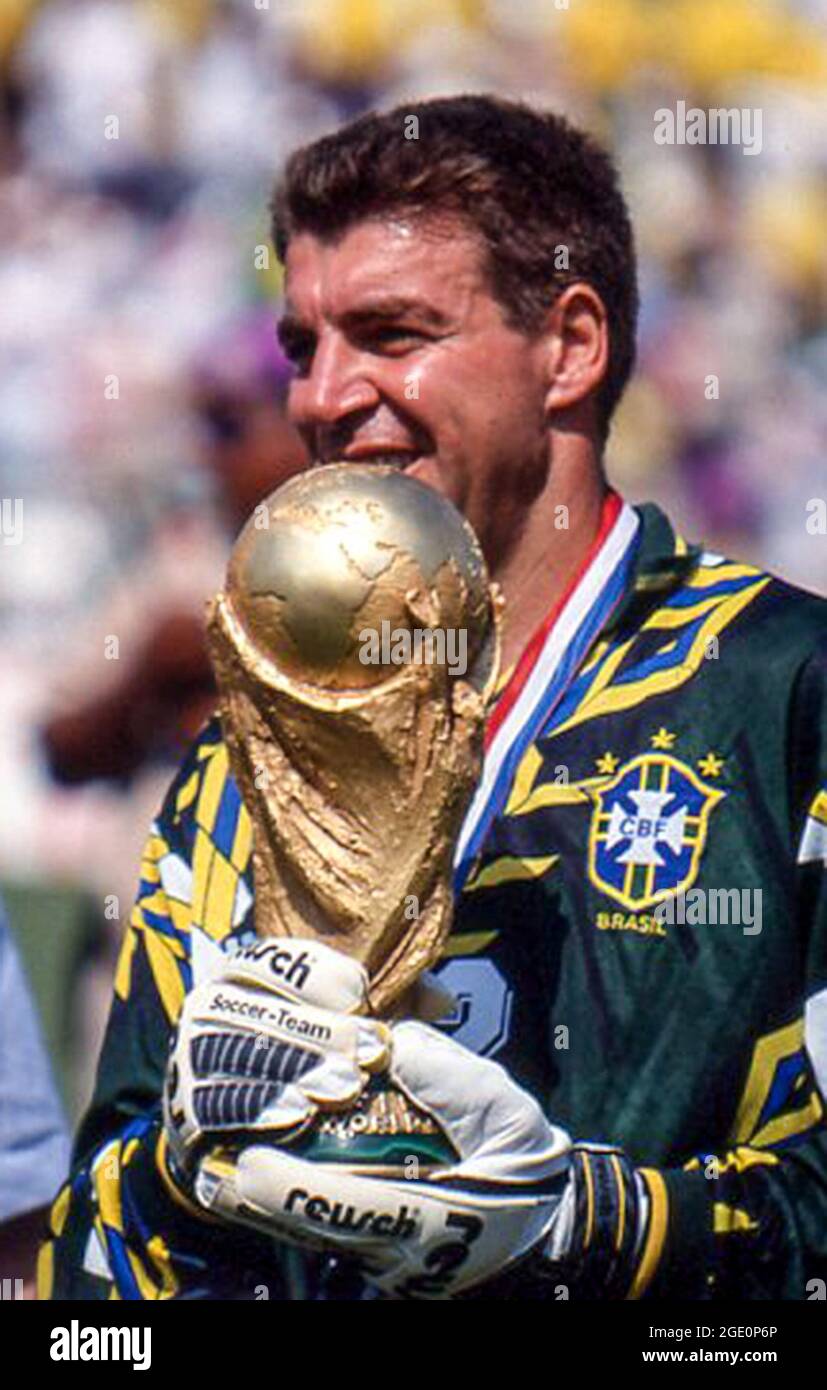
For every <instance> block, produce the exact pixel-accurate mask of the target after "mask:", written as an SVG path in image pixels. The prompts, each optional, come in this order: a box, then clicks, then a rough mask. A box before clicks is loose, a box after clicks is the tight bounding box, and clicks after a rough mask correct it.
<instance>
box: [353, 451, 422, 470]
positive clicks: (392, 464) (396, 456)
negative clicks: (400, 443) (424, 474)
mask: <svg viewBox="0 0 827 1390" xmlns="http://www.w3.org/2000/svg"><path fill="white" fill-rule="evenodd" d="M413 461H414V456H413V454H405V453H393V452H388V453H386V454H371V455H370V457H369V458H365V459H355V460H354V462H355V463H378V464H382V465H385V466H386V467H389V468H405V467H407V465H408V464H409V463H413Z"/></svg>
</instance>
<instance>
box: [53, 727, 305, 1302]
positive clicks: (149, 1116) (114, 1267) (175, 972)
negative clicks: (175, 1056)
mask: <svg viewBox="0 0 827 1390" xmlns="http://www.w3.org/2000/svg"><path fill="white" fill-rule="evenodd" d="M218 742H219V736H218V732H217V726H216V725H215V724H213V725H209V726H208V727H207V731H206V732H205V734H204V735H202V737H201V739H200V740H199V741H198V742H197V744H196V745H195V747H194V748H193V750H192V751H191V753H190V754H189V755H188V757H187V758H186V760H185V761H184V763H183V765H182V767H181V769H180V771H179V772H178V774H177V776H176V778H175V779H174V781H173V783H172V786H171V787H170V790H169V792H168V794H167V797H166V799H165V801H164V805H163V808H162V810H161V814H160V816H159V818H158V820H157V821H156V822H155V824H154V825H153V826H152V829H151V831H150V834H149V837H148V839H147V842H146V847H145V851H144V856H143V860H142V864H141V877H140V885H139V889H138V894H137V898H136V902H135V906H134V908H133V911H132V915H131V918H130V922H129V926H128V928H127V931H126V933H125V936H124V940H123V943H122V946H121V950H120V956H119V960H118V964H117V969H116V974H115V982H114V994H113V999H112V1005H111V1011H110V1015H109V1021H108V1025H107V1029H106V1034H105V1038H104V1043H103V1048H102V1051H101V1056H100V1061H99V1065H98V1073H97V1079H96V1084H95V1090H94V1095H93V1098H92V1102H91V1105H90V1107H89V1110H88V1112H87V1114H86V1116H85V1118H84V1120H83V1122H82V1124H81V1126H80V1129H79V1132H78V1135H77V1139H76V1141H75V1145H74V1150H73V1155H72V1164H71V1168H70V1173H69V1178H68V1181H67V1182H66V1183H65V1185H64V1186H63V1187H62V1188H61V1190H60V1191H59V1193H58V1195H57V1197H56V1198H55V1200H54V1203H53V1205H52V1208H51V1212H50V1217H49V1233H48V1238H47V1240H46V1241H45V1243H44V1244H43V1246H42V1247H41V1250H40V1255H39V1260H38V1296H39V1297H40V1298H42V1299H49V1298H51V1299H85V1300H86V1299H110V1298H113V1299H117V1298H121V1299H136V1300H140V1299H169V1298H243V1297H248V1298H254V1297H256V1296H259V1297H269V1298H277V1297H281V1296H282V1292H281V1287H282V1278H283V1276H282V1264H281V1261H280V1259H279V1255H278V1250H277V1247H276V1246H275V1245H274V1243H273V1242H271V1241H269V1240H266V1239H265V1238H262V1237H259V1236H257V1235H255V1234H248V1233H247V1232H245V1231H242V1230H238V1231H236V1230H233V1229H232V1228H228V1227H227V1225H226V1224H224V1223H221V1224H220V1225H219V1224H218V1223H216V1222H215V1221H214V1220H212V1219H211V1218H209V1217H207V1216H206V1215H205V1214H202V1213H200V1211H199V1210H198V1209H197V1208H196V1207H195V1206H190V1205H189V1204H188V1203H187V1202H186V1199H185V1198H184V1197H183V1195H181V1194H180V1193H179V1192H178V1189H177V1188H175V1187H174V1186H173V1184H172V1182H171V1180H170V1178H169V1176H168V1173H167V1169H166V1155H165V1142H164V1135H163V1128H162V1123H161V1090H162V1085H163V1078H164V1073H165V1069H166V1060H167V1055H168V1051H169V1044H170V1039H171V1035H172V1032H173V1030H174V1027H175V1024H176V1022H177V1019H178V1016H179V1014H180V1010H181V1006H182V1003H183V1000H184V996H185V994H186V992H187V990H188V989H189V988H190V987H191V984H192V949H193V942H192V928H191V919H190V914H189V909H188V902H187V899H188V889H187V885H188V883H189V884H191V876H192V864H193V856H194V854H196V853H198V852H200V851H199V850H198V848H197V846H198V845H199V843H200V842H201V841H203V838H204V835H203V830H201V829H199V827H198V824H197V821H196V818H195V815H194V814H193V813H192V812H193V811H194V808H195V807H196V806H197V803H198V794H199V790H200V788H201V787H202V785H203V782H204V778H205V776H207V775H208V774H207V772H206V769H207V768H208V766H209V763H210V754H211V752H212V751H213V750H214V749H215V748H216V747H217V746H218ZM179 885H180V886H179ZM258 1286H266V1290H267V1292H266V1293H260V1294H258V1295H257V1294H256V1292H255V1290H256V1288H257V1287H258Z"/></svg>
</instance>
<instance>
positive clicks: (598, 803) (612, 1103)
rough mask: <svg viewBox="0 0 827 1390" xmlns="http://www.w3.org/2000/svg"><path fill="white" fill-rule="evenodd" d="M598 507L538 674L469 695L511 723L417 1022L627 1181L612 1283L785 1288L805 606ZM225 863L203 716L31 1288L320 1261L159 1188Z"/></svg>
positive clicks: (822, 764) (752, 1293)
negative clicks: (431, 1013) (636, 1184)
mask: <svg viewBox="0 0 827 1390" xmlns="http://www.w3.org/2000/svg"><path fill="white" fill-rule="evenodd" d="M623 514H624V517H625V518H626V520H627V522H628V518H629V517H630V516H631V517H633V520H634V525H633V526H632V528H631V532H630V536H631V539H630V540H629V543H628V545H626V547H625V549H624V552H623V556H622V560H619V561H618V563H617V565H616V567H615V569H614V570H613V571H612V583H613V584H614V585H615V587H616V588H617V593H614V594H608V590H607V594H608V597H607V599H606V601H605V602H604V603H603V604H602V606H601V604H600V603H598V604H597V605H596V606H593V607H592V608H590V609H589V610H588V615H585V616H583V620H582V622H581V623H580V627H579V628H578V631H577V632H575V633H574V634H573V635H571V634H569V633H568V631H566V632H563V633H561V628H562V626H565V625H564V624H563V623H562V619H561V620H560V622H555V623H553V624H551V626H550V627H549V625H547V628H548V631H549V632H551V634H552V637H551V638H549V639H548V641H549V642H551V643H552V645H553V643H554V642H556V643H557V647H558V648H559V650H558V651H557V654H556V656H555V657H554V661H555V662H556V665H555V667H554V676H553V679H552V680H551V683H550V685H549V686H548V687H547V688H546V687H545V686H544V685H543V678H542V671H541V669H540V666H541V663H539V664H535V665H534V666H533V667H531V662H530V661H529V666H530V667H531V669H530V670H528V673H527V674H526V669H522V674H521V668H523V667H524V666H525V663H524V662H521V663H520V665H519V666H518V669H517V672H516V673H515V677H514V678H513V679H512V681H511V682H510V683H509V686H508V687H506V690H505V692H504V693H503V695H502V696H501V703H500V705H498V706H497V707H496V708H495V714H494V716H493V718H492V724H493V722H494V721H495V720H499V729H501V730H502V729H506V730H507V729H508V728H509V727H511V728H512V732H511V735H509V738H510V741H508V740H507V742H508V748H507V756H503V757H500V760H499V763H498V764H497V766H496V767H495V768H494V772H493V773H492V772H491V767H492V766H493V763H494V761H496V758H495V754H496V739H494V740H489V746H488V752H487V754H486V773H485V776H484V778H483V783H484V784H485V785H484V787H483V789H482V792H481V793H480V794H478V798H477V799H476V800H475V808H476V809H474V808H472V812H471V813H470V814H469V821H467V822H466V826H465V827H464V832H463V846H464V850H465V861H464V863H463V865H462V867H461V872H460V875H459V879H458V885H457V886H458V895H457V905H456V912H455V918H454V925H453V929H452V934H451V936H450V938H449V940H448V944H447V948H446V951H445V955H444V959H443V961H442V962H441V964H440V966H439V971H438V973H439V974H440V976H441V978H442V980H443V981H444V983H445V985H446V986H447V987H448V988H449V989H450V991H451V993H452V994H453V996H454V999H455V1000H456V1007H455V1009H454V1011H453V1013H452V1015H451V1017H449V1018H447V1019H445V1020H444V1021H443V1022H442V1023H441V1024H440V1025H439V1026H440V1027H443V1028H444V1029H445V1030H446V1031H448V1032H450V1033H451V1034H452V1036H453V1037H454V1038H455V1039H456V1040H457V1041H459V1042H461V1043H463V1044H464V1045H466V1046H468V1047H469V1048H471V1049H472V1050H474V1051H476V1052H478V1053H480V1054H482V1055H485V1056H487V1057H492V1058H495V1059H496V1060H497V1061H499V1062H501V1063H502V1064H503V1065H504V1066H506V1067H507V1068H508V1069H509V1071H510V1072H511V1074H512V1075H513V1076H514V1078H515V1079H516V1080H517V1081H518V1082H519V1083H520V1084H522V1085H523V1086H525V1087H527V1088H528V1089H529V1090H530V1091H531V1092H532V1093H533V1094H534V1095H535V1096H537V1097H538V1099H539V1100H540V1102H541V1104H542V1105H543V1108H544V1109H545V1111H546V1112H547V1114H548V1115H549V1117H550V1118H551V1119H552V1120H553V1121H554V1122H555V1123H557V1124H560V1125H562V1126H564V1127H565V1128H567V1129H568V1130H569V1132H570V1133H571V1134H572V1136H573V1137H574V1138H576V1139H579V1140H585V1141H601V1142H610V1143H614V1144H618V1145H620V1146H622V1147H623V1148H624V1149H625V1150H626V1151H627V1153H628V1154H629V1155H630V1157H631V1158H632V1159H633V1160H634V1162H635V1163H636V1164H637V1165H638V1166H639V1167H642V1168H645V1169H646V1170H647V1180H648V1188H649V1191H650V1193H651V1206H650V1220H649V1226H648V1235H647V1239H646V1241H645V1243H644V1246H643V1248H642V1249H641V1251H640V1252H639V1268H638V1270H637V1272H636V1276H635V1279H634V1283H633V1295H634V1296H636V1297H648V1298H657V1297H678V1298H693V1299H710V1298H727V1297H729V1298H741V1299H743V1298H756V1299H758V1298H777V1297H780V1298H785V1299H806V1298H808V1297H811V1296H814V1295H815V1294H817V1293H818V1289H819V1286H818V1284H817V1283H816V1282H814V1281H818V1280H824V1279H827V1127H826V1126H825V1121H824V1101H823V1096H824V1094H825V1090H827V884H826V883H825V873H824V870H825V863H827V602H825V600H822V599H819V598H817V597H815V596H811V595H808V594H805V593H803V592H801V591H800V590H796V589H794V588H793V587H791V586H789V585H787V584H785V583H783V582H781V581H779V580H778V579H775V578H773V577H771V576H769V575H767V574H764V573H761V572H760V571H759V570H757V569H755V568H753V567H751V566H749V565H745V564H738V563H733V562H730V561H728V560H725V559H723V558H721V557H720V556H717V555H711V554H709V553H706V552H703V551H702V550H700V549H699V548H697V547H689V546H687V545H686V543H685V542H684V541H683V540H682V539H681V538H680V537H678V536H676V535H675V534H674V532H673V530H672V528H671V526H670V524H669V522H668V521H667V519H666V517H665V516H664V515H663V514H662V513H661V512H660V511H659V510H658V509H657V508H655V507H653V506H649V505H647V506H643V507H641V508H639V509H636V510H635V512H633V511H632V509H631V508H628V507H625V506H624V508H623ZM595 563H596V562H595ZM594 569H595V565H594V564H592V565H591V566H587V572H586V574H585V576H582V577H581V581H580V585H579V592H580V593H581V595H582V594H583V593H585V592H586V590H587V589H588V586H589V584H590V583H591V575H592V571H593V570H594ZM584 614H585V609H584ZM590 625H591V626H590ZM592 628H594V630H592ZM554 634H556V636H555V635H554ZM578 644H579V645H578ZM547 646H548V642H547ZM538 672H539V676H538ZM521 680H522V682H523V687H522V690H521V691H519V697H518V699H517V700H516V702H515V701H514V700H513V699H511V695H512V694H513V690H514V688H515V682H516V685H517V686H519V684H520V681H521ZM510 692H511V693H510ZM529 697H530V698H529ZM509 700H510V701H511V703H510V705H509ZM531 700H533V701H534V704H533V705H531ZM521 701H522V704H521V703H520V702H521ZM526 701H528V704H526ZM502 702H505V704H502ZM529 705H531V708H530V709H529V708H528V706H529ZM503 709H505V710H506V713H505V715H503ZM521 711H522V712H521ZM514 727H516V733H515V732H514ZM521 734H523V735H526V737H525V738H524V740H523V742H522V743H521V741H520V738H521ZM497 756H499V755H497ZM489 773H490V775H489ZM494 783H496V786H495V787H494V790H493V791H492V786H494ZM486 788H487V789H486ZM483 793H484V795H483ZM489 793H490V795H489ZM480 797H481V798H482V802H485V807H487V811H485V807H483V810H484V811H485V814H483V813H481V812H480V804H481V802H480ZM486 797H487V800H486ZM478 803H480V804H478ZM380 813H381V811H377V814H380ZM486 815H487V816H488V819H486ZM475 818H476V819H475ZM469 822H473V825H469ZM251 847H252V827H251V823H250V819H249V816H248V814H247V812H246V810H245V807H244V805H243V803H242V801H241V798H240V795H239V792H238V788H237V786H236V783H235V782H234V780H233V777H232V774H231V772H230V770H229V764H228V755H227V748H226V745H225V744H224V742H223V740H222V737H221V730H220V725H219V723H218V721H217V720H213V721H212V722H211V723H210V724H208V725H207V727H206V728H205V730H204V731H203V733H202V734H201V736H200V737H199V738H198V740H197V741H196V744H195V746H194V747H193V748H192V750H191V751H190V753H189V755H188V756H187V758H186V760H185V762H184V763H183V765H182V767H181V769H180V770H179V772H178V774H177V776H176V777H175V779H174V781H173V783H172V786H171V787H170V790H169V792H168V795H167V797H166V800H165V802H164V805H163V808H162V810H161V813H160V816H159V818H158V820H157V822H156V824H155V825H154V826H153V827H152V830H151V833H150V836H149V839H148V841H147V844H146V849H145V854H144V859H143V863H142V866H141V877H140V885H139V889H138V894H137V901H136V905H135V907H134V910H133V913H132V916H131V920H130V923H129V926H128V929H127V931H126V933H125V937H124V941H123V945H122V949H121V953H120V959H119V963H118V967H117V973H116V978H115V985H114V998H113V1002H112V1010H111V1015H110V1019H109V1023H108V1028H107V1032H106V1037H105V1041H104V1045H103V1049H102V1053H101V1058H100V1064H99V1071H98V1076H97V1083H96V1088H95V1093H94V1097H93V1100H92V1103H91V1106H90V1109H89V1111H88V1113H87V1115H86V1117H85V1119H84V1120H83V1123H82V1125H81V1127H80V1130H79V1133H78V1136H77V1140H76V1143H75V1150H74V1158H73V1166H72V1170H71V1173H70V1177H69V1180H68V1182H67V1183H66V1185H65V1186H64V1187H63V1188H62V1189H61V1191H60V1192H59V1193H58V1195H57V1197H56V1199H55V1202H54V1205H53V1208H52V1211H51V1217H50V1232H49V1238H48V1240H47V1241H46V1242H45V1244H44V1246H43V1247H42V1250H41V1254H40V1264H39V1280H40V1295H41V1297H53V1298H130V1299H146V1298H174V1297H189V1298H197V1297H205V1298H209V1297H213V1298H226V1297H231V1298H255V1297H263V1296H269V1297H270V1298H285V1297H318V1296H320V1295H319V1293H318V1288H319V1282H318V1270H319V1267H320V1262H319V1260H318V1259H316V1258H315V1257H304V1256H301V1257H299V1258H298V1260H297V1257H296V1256H295V1255H289V1254H287V1253H285V1251H284V1249H283V1248H282V1247H279V1246H278V1245H277V1244H276V1243H275V1242H273V1241H270V1240H267V1239H266V1238H265V1237H263V1236H259V1235H258V1234H254V1233H249V1232H245V1231H242V1230H239V1231H235V1230H233V1229H232V1228H228V1227H226V1226H219V1225H218V1224H216V1223H215V1222H213V1221H210V1220H208V1219H206V1218H205V1217H204V1216H202V1215H200V1214H199V1213H198V1212H197V1211H196V1210H195V1209H192V1210H188V1209H186V1208H185V1207H184V1206H182V1204H181V1202H180V1201H179V1200H177V1198H176V1197H175V1196H174V1195H173V1192H172V1191H171V1190H170V1186H169V1182H168V1178H167V1177H166V1168H165V1155H164V1140H163V1134H162V1127H161V1120H160V1095H161V1088H162V1083H163V1076H164V1070H165V1065H166V1059H167V1054H168V1048H169V1040H170V1034H171V1032H172V1029H173V1027H174V1025H175V1021H176V1019H177V1017H178V1014H179V1012H180V1009H181V1004H182V1001H183V999H184V996H185V994H186V992H187V991H188V990H189V989H191V988H192V987H193V985H194V984H197V983H198V981H199V978H200V977H201V973H202V972H203V970H204V966H205V963H206V962H207V961H208V960H209V959H210V958H211V957H214V955H215V953H216V952H219V951H222V950H228V949H235V948H236V946H237V944H239V943H240V944H246V943H247V942H248V941H249V940H250V939H251V938H252V936H253V935H254V927H253V917H252V909H253V883H252V870H251ZM264 1290H266V1295H265V1293H264ZM328 1296H333V1295H330V1294H329V1295H328ZM350 1296H352V1295H350ZM525 1296H527V1297H531V1296H532V1295H531V1291H530V1290H527V1291H525Z"/></svg>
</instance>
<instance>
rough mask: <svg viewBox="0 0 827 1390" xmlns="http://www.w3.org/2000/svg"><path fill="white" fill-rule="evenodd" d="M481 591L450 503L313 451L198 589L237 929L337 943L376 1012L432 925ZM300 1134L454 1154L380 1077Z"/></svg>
mask: <svg viewBox="0 0 827 1390" xmlns="http://www.w3.org/2000/svg"><path fill="white" fill-rule="evenodd" d="M500 606H501V600H500V599H499V596H498V594H497V592H496V590H495V589H494V588H493V587H492V586H491V584H490V583H489V579H488V573H487V570H486V566H485V562H484V560H483V556H482V552H481V550H480V547H479V544H478V542H477V539H476V537H475V535H474V533H473V531H472V530H471V527H470V526H469V525H468V523H467V522H466V521H465V520H464V519H463V517H462V516H461V515H460V514H459V512H457V511H456V510H455V508H454V507H453V506H452V505H451V504H450V503H449V502H447V501H446V500H445V499H443V498H442V497H440V496H439V494H437V493H436V492H434V491H433V490H432V489H431V488H428V487H426V486H425V485H424V484H422V483H419V482H417V481H416V480H415V479H413V478H409V477H406V476H405V475H404V474H402V473H400V472H399V471H398V470H396V469H395V468H393V467H389V466H385V465H379V464H377V465H373V464H370V465H358V464H330V465H327V466H325V467H317V468H313V469H311V470H309V471H308V472H306V473H303V474H301V475H299V476H298V477H295V478H292V479H291V480H290V481H289V482H287V483H286V484H284V485H283V486H282V487H281V488H279V489H278V490H277V491H276V492H274V493H273V494H272V495H271V496H270V497H269V498H267V499H266V501H265V502H263V503H262V504H260V506H259V507H258V508H256V511H255V513H254V515H253V516H252V517H251V518H250V520H249V521H248V523H247V525H246V526H245V528H244V530H243V531H242V532H241V535H240V536H239V539H238V541H237V542H236V544H235V547H234V549H233V552H232V555H231V558H230V563H229V567H228V571H227V579H226V585H225V589H224V591H223V592H222V593H220V594H219V595H218V596H217V598H216V599H215V600H214V601H213V603H212V605H211V608H210V612H209V615H208V626H207V631H208V644H209V651H210V657H211V661H212V665H213V668H214V670H215V675H216V679H217V682H218V687H219V695H220V706H219V709H220V716H221V723H222V728H223V732H224V737H225V740H226V742H227V746H228V749H229V755H230V761H231V765H232V769H233V772H234V775H235V777H236V780H237V782H238V785H239V788H240V791H241V795H242V797H243V799H244V802H245V804H246V807H247V810H248V811H249V814H250V817H251V821H252V825H253V875H254V886H255V925H256V931H257V933H258V934H259V935H260V936H262V937H273V936H293V937H302V938H315V939H318V940H321V941H324V942H325V943H326V944H328V945H330V946H333V947H335V948H336V949H338V950H341V951H344V952H346V953H348V954H349V955H351V956H354V957H355V958H356V959H358V960H359V961H360V962H361V963H362V964H363V965H364V966H365V968H366V970H367V972H368V975H369V979H370V1005H371V1009H372V1011H373V1012H374V1014H375V1015H377V1016H379V1017H383V1018H393V1017H402V1016H404V1015H405V1014H409V1013H411V1012H416V1011H417V1009H418V1000H417V992H418V989H419V986H418V983H417V982H418V981H419V978H420V976H421V975H422V972H423V971H427V970H429V969H430V968H431V967H432V966H433V965H434V964H435V963H436V962H437V960H438V959H439V957H440V955H441V952H442V949H443V946H444V944H445V940H446V937H447V935H448V932H449V930H450V924H451V915H452V910H453V901H452V890H451V874H452V860H453V851H454V846H455V843H456V840H457V837H458V835H459V832H460V828H461V825H462V821H463V818H464V816H465V813H466V810H467V808H468V805H469V803H470V800H471V797H472V795H473V793H474V789H475V787H476V784H477V781H478V778H479V774H480V770H481V763H482V746H483V722H484V716H485V710H486V705H487V702H488V701H489V699H490V697H491V693H492V691H493V688H494V685H495V682H496V675H497V666H498V657H499V616H500ZM299 1142H300V1145H301V1147H300V1148H299V1149H298V1151H300V1152H301V1153H302V1154H303V1155H305V1156H309V1157H313V1158H321V1159H325V1160H327V1161H341V1162H345V1163H347V1164H349V1165H350V1166H352V1167H359V1168H362V1169H369V1170H370V1171H373V1172H378V1171H382V1172H385V1173H393V1172H397V1171H399V1170H400V1169H401V1168H402V1167H403V1164H404V1163H405V1161H406V1160H408V1159H409V1158H410V1157H411V1155H414V1156H416V1158H417V1161H418V1162H419V1163H421V1165H422V1167H423V1168H424V1169H425V1171H427V1170H428V1169H429V1168H433V1167H434V1166H436V1165H437V1164H440V1163H445V1162H448V1161H450V1160H451V1158H452V1157H453V1150H452V1148H451V1146H450V1144H449V1142H448V1140H447V1138H446V1137H445V1136H444V1135H443V1134H442V1133H441V1131H440V1130H439V1129H438V1127H437V1126H436V1124H435V1123H434V1121H433V1120H431V1118H430V1117H429V1116H427V1115H425V1114H424V1113H423V1112H421V1111H418V1110H417V1109H416V1108H415V1107H414V1106H412V1105H411V1103H410V1102H409V1101H408V1100H407V1099H406V1098H405V1097H404V1096H403V1095H402V1094H401V1092H399V1091H398V1090H395V1089H394V1088H393V1087H392V1086H391V1085H390V1083H389V1082H388V1081H387V1080H385V1081H383V1080H382V1079H381V1078H379V1079H377V1078H372V1079H371V1081H370V1083H369V1086H368V1089H367V1091H366V1093H365V1094H364V1096H363V1097H362V1099H361V1100H360V1101H359V1102H358V1104H357V1105H356V1106H354V1107H353V1108H352V1109H351V1110H350V1111H348V1112H345V1113H344V1114H343V1113H335V1114H327V1115H321V1116H320V1117H319V1118H318V1119H317V1121H316V1122H315V1125H314V1127H313V1128H312V1129H311V1131H310V1133H309V1134H306V1135H304V1136H303V1137H302V1139H301V1140H300V1141H299Z"/></svg>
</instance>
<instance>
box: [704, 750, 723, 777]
mask: <svg viewBox="0 0 827 1390" xmlns="http://www.w3.org/2000/svg"><path fill="white" fill-rule="evenodd" d="M723 766H724V759H723V758H719V757H718V756H717V755H716V754H715V753H707V755H706V757H705V758H699V759H698V768H699V771H700V772H702V773H703V775H704V777H720V775H721V770H722V768H723Z"/></svg>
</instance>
